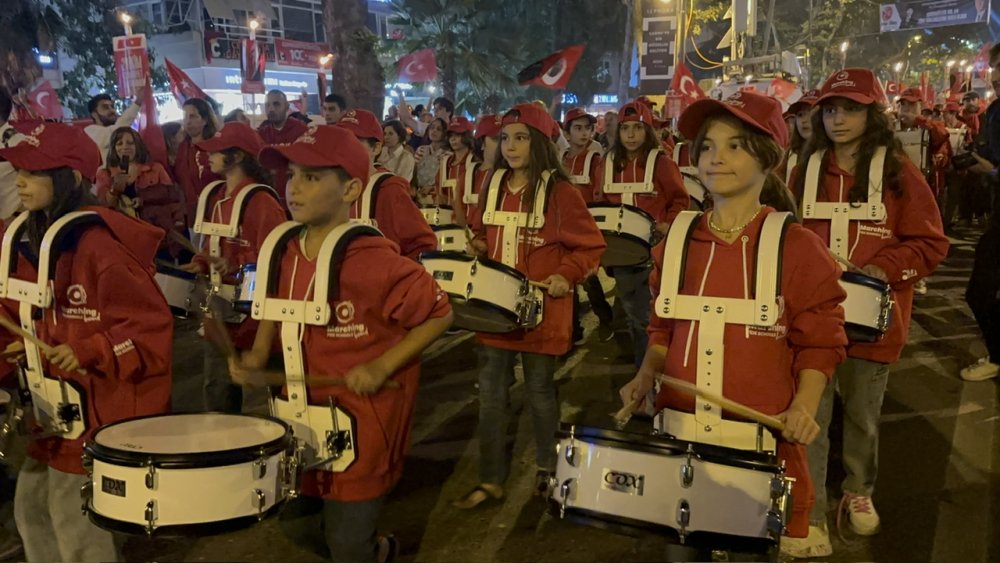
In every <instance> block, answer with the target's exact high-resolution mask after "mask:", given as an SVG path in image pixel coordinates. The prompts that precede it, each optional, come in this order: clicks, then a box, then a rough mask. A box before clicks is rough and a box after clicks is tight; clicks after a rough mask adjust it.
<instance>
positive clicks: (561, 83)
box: [517, 45, 584, 90]
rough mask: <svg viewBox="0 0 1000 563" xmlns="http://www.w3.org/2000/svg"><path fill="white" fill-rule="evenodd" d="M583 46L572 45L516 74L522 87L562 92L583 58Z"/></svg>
mask: <svg viewBox="0 0 1000 563" xmlns="http://www.w3.org/2000/svg"><path fill="white" fill-rule="evenodd" d="M583 49H584V46H583V45H573V46H572V47H566V48H565V49H562V50H560V51H556V52H555V53H552V54H551V55H549V56H547V57H545V58H544V59H542V60H540V61H535V62H533V63H531V64H530V65H528V66H527V67H525V69H524V70H522V71H521V72H519V73H517V81H518V83H519V84H521V85H522V86H527V85H529V84H534V85H536V86H543V87H545V88H549V89H551V90H562V89H563V88H566V85H567V84H569V80H570V78H573V71H574V70H576V65H577V64H578V63H579V62H580V57H582V56H583Z"/></svg>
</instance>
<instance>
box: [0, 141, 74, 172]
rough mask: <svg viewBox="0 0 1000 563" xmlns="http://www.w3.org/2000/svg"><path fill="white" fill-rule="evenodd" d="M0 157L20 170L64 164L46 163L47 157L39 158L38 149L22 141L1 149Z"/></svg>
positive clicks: (36, 169)
mask: <svg viewBox="0 0 1000 563" xmlns="http://www.w3.org/2000/svg"><path fill="white" fill-rule="evenodd" d="M0 159H3V160H6V161H7V162H9V163H10V164H11V166H13V167H14V168H17V169H18V170H28V171H31V172H35V171H38V170H52V169H55V168H61V167H62V165H51V164H46V163H45V159H43V158H39V152H38V149H37V148H36V147H33V146H31V145H30V144H28V143H21V144H19V145H14V146H13V147H9V148H5V149H0Z"/></svg>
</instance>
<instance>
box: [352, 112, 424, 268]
mask: <svg viewBox="0 0 1000 563" xmlns="http://www.w3.org/2000/svg"><path fill="white" fill-rule="evenodd" d="M337 125H338V126H339V127H343V128H344V129H347V130H348V131H350V132H351V133H354V136H355V137H357V139H358V140H359V141H361V144H362V145H364V146H365V148H367V149H368V154H369V156H370V157H371V158H370V159H369V160H370V162H369V166H368V168H369V170H368V177H369V180H368V183H367V184H366V185H365V189H364V191H363V192H362V193H361V197H359V198H358V200H357V201H355V202H354V205H353V206H351V219H356V220H360V221H369V222H371V224H372V225H374V226H375V227H377V228H378V230H380V231H382V234H383V235H385V237H386V238H387V239H389V240H391V241H393V242H395V243H396V244H398V245H399V252H400V253H401V254H402V255H403V256H406V257H408V258H413V259H414V260H416V259H417V257H418V256H420V253H421V252H426V251H428V250H434V249H435V248H437V237H436V236H434V231H433V230H431V228H430V226H429V225H428V224H427V221H425V220H424V217H423V216H422V215H421V214H420V210H419V209H417V206H416V205H415V204H414V203H413V199H411V198H410V183H409V182H407V181H406V179H404V178H402V177H400V176H396V175H395V174H392V173H390V172H389V171H387V170H383V169H378V168H376V166H375V159H376V158H378V155H379V153H380V152H382V139H383V137H382V135H383V132H382V126H381V125H380V124H379V122H378V118H376V117H375V114H374V113H372V112H370V111H366V110H363V109H352V110H350V111H348V112H347V113H345V114H344V115H343V117H341V118H340V121H339V122H338V123H337Z"/></svg>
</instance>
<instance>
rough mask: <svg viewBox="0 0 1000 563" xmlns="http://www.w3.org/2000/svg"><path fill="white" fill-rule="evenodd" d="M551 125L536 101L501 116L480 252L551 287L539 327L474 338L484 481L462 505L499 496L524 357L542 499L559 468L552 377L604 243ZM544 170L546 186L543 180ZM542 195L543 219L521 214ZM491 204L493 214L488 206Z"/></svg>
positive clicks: (480, 223) (484, 199)
mask: <svg viewBox="0 0 1000 563" xmlns="http://www.w3.org/2000/svg"><path fill="white" fill-rule="evenodd" d="M553 125H554V122H553V120H552V118H551V117H549V115H548V113H546V111H545V109H543V108H541V107H539V106H537V105H535V104H521V105H518V106H515V107H514V108H513V109H511V110H510V111H508V112H507V113H506V114H505V115H504V117H503V130H502V133H501V137H500V150H501V155H500V158H498V160H497V165H496V167H495V171H494V174H493V179H492V181H491V182H490V186H489V188H488V189H487V190H486V191H485V192H483V193H480V194H479V197H480V200H479V201H480V209H481V210H482V212H483V213H482V217H481V219H479V220H477V221H476V222H475V223H474V224H473V230H474V231H475V232H476V239H475V241H474V242H473V246H474V247H475V249H476V250H477V251H478V252H479V253H481V254H484V255H486V256H488V257H489V258H491V259H493V260H496V261H499V262H502V263H503V264H505V265H506V266H509V267H512V268H515V269H517V270H518V271H520V272H521V273H523V274H524V275H525V276H527V277H528V278H529V279H530V280H533V281H536V282H541V283H542V284H544V285H545V286H547V289H546V290H545V295H544V298H543V299H544V305H543V318H542V321H541V323H540V324H539V325H538V326H537V327H535V328H533V329H527V330H525V329H519V330H515V331H514V332H511V333H508V334H483V333H479V334H477V338H478V339H479V341H480V342H481V343H482V344H483V350H482V354H481V357H482V359H483V360H484V365H483V366H482V367H481V368H480V371H479V449H480V459H479V464H480V466H479V478H480V484H479V485H477V486H476V487H475V488H474V489H473V490H472V491H470V492H469V493H467V494H466V495H465V496H464V497H462V498H461V499H459V500H458V501H456V502H455V503H454V504H455V506H456V507H457V508H462V509H469V508H474V507H476V506H479V505H481V504H482V503H484V502H486V503H489V502H497V501H499V500H501V499H503V496H504V493H503V485H504V482H505V481H506V480H507V476H508V472H509V470H510V459H509V457H508V454H507V421H508V419H509V418H510V413H509V411H510V406H509V404H508V397H509V392H510V390H509V387H510V382H511V381H513V380H514V364H515V362H516V360H517V356H518V354H520V355H521V365H522V366H523V368H524V381H525V395H526V400H527V403H528V408H529V409H531V413H532V419H533V427H534V433H535V463H536V465H537V472H536V479H535V485H536V489H535V492H536V494H537V495H543V494H545V491H546V490H547V486H548V479H549V476H550V475H551V473H552V472H553V471H554V470H555V467H556V450H555V445H556V444H555V432H556V430H557V426H558V424H559V403H558V401H557V400H556V389H555V384H554V383H553V377H554V376H555V367H556V359H557V358H558V357H559V356H561V355H562V354H565V353H566V352H568V351H569V349H570V345H571V344H572V342H571V340H570V334H571V330H572V329H571V324H572V315H573V297H572V291H571V290H572V288H573V287H574V286H575V285H576V284H578V283H580V282H581V281H583V280H584V279H585V278H586V277H587V276H588V275H590V274H592V273H593V272H594V270H595V269H596V268H597V265H598V263H599V262H600V257H601V253H602V252H603V251H604V247H605V244H604V240H603V238H602V237H601V233H600V231H598V229H597V225H596V223H594V219H593V218H592V217H591V216H590V213H589V212H588V211H587V206H586V204H585V203H584V202H583V198H582V197H580V193H579V191H578V190H577V189H576V188H574V187H573V185H572V184H570V183H569V182H568V181H567V178H566V173H565V172H563V170H562V167H561V166H560V165H559V157H558V155H557V154H556V148H555V145H554V144H552V141H551V140H550V137H549V135H550V134H551V133H552V126H553ZM543 174H545V175H546V176H547V177H549V178H550V179H549V181H547V182H546V181H543ZM536 198H545V200H544V201H545V203H546V204H545V205H544V206H543V207H542V208H543V209H544V210H545V211H544V216H542V217H539V216H537V215H536V214H535V212H534V211H530V212H529V211H525V210H535V209H537V208H538V207H539V204H540V203H541V201H539V200H538V199H536ZM491 202H495V205H496V208H493V209H491V208H490V205H491ZM505 216H506V217H513V218H515V219H517V221H516V222H515V223H514V224H513V225H512V224H511V223H510V222H507V221H505V220H504V219H503V217H505ZM519 225H525V226H524V227H522V226H519ZM504 241H507V242H508V243H509V242H510V241H514V243H513V244H505V243H504Z"/></svg>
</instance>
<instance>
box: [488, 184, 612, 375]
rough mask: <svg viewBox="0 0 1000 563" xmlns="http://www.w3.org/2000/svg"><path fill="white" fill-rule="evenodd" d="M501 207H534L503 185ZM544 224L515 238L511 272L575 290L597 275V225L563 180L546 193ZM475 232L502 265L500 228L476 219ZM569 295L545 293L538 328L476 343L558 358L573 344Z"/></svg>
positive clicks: (601, 246)
mask: <svg viewBox="0 0 1000 563" xmlns="http://www.w3.org/2000/svg"><path fill="white" fill-rule="evenodd" d="M501 189H502V190H503V194H502V195H501V197H500V198H498V199H499V200H500V208H501V210H503V211H515V212H516V211H518V210H519V209H522V208H523V209H527V208H529V207H530V206H531V205H533V202H532V203H529V202H528V200H525V201H524V203H523V204H522V201H521V199H522V196H523V195H524V194H525V192H526V191H527V189H524V190H521V192H519V193H518V194H516V195H515V194H511V193H510V191H509V190H508V185H507V182H506V181H505V182H504V183H503V186H502V188H501ZM548 196H549V202H548V208H547V210H546V212H545V224H544V225H543V226H542V228H541V229H539V230H537V231H535V230H531V231H530V232H529V233H527V234H528V236H527V238H525V233H524V231H523V230H520V232H519V233H518V241H519V244H518V253H517V264H516V265H515V268H517V270H518V271H520V272H521V273H524V274H526V275H527V276H528V279H530V280H532V281H543V280H544V279H545V278H547V277H549V276H550V275H552V274H559V275H561V276H562V277H564V278H566V281H568V282H569V286H570V287H571V288H572V287H576V285H577V284H579V283H581V282H583V280H584V279H586V278H587V277H589V276H590V275H591V274H593V273H594V272H595V271H596V270H597V266H598V264H599V263H600V261H601V254H602V253H603V252H604V249H605V247H606V246H607V245H606V244H605V242H604V237H603V236H602V235H601V231H599V230H598V229H597V223H595V222H594V218H593V217H592V216H591V215H590V212H589V211H588V210H587V205H586V204H585V203H584V202H583V198H582V197H581V196H580V191H579V190H577V189H576V188H575V187H573V184H570V183H569V182H567V181H558V182H555V183H554V184H553V185H552V187H551V188H550V189H549V194H548ZM479 198H480V199H479V203H480V205H481V206H482V205H485V204H486V199H485V198H486V194H483V193H481V194H480V195H479ZM473 230H474V231H475V232H476V233H477V236H476V238H477V239H480V240H485V241H486V246H487V249H488V250H487V254H488V256H489V258H492V259H494V260H496V261H498V262H499V261H501V260H500V259H501V251H500V247H501V240H500V227H497V226H494V225H484V224H483V223H482V216H481V215H480V216H479V217H477V218H476V221H475V223H474V224H473ZM573 299H574V297H573V295H572V293H570V294H567V295H564V296H563V297H560V298H558V299H556V298H552V297H549V296H548V294H547V293H546V294H545V301H544V311H543V317H542V323H541V325H539V326H537V327H535V328H534V329H531V330H516V331H514V332H511V333H508V334H477V335H476V337H477V338H478V339H479V341H480V342H482V343H483V344H486V345H487V346H492V347H494V348H503V349H505V350H516V351H519V352H534V353H537V354H549V355H552V356H560V355H562V354H565V353H566V352H567V351H569V349H570V345H571V344H572V322H571V321H572V319H573Z"/></svg>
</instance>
